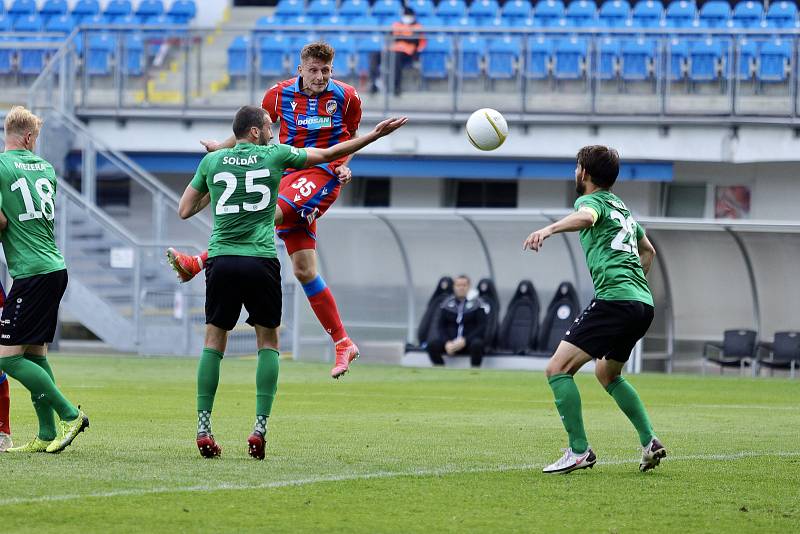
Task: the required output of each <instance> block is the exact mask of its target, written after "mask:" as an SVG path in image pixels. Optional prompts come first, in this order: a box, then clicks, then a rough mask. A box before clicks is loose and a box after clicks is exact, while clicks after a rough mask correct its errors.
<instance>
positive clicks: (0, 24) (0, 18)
mask: <svg viewBox="0 0 800 534" xmlns="http://www.w3.org/2000/svg"><path fill="white" fill-rule="evenodd" d="M10 31H11V18H10V17H9V16H8V15H0V32H10Z"/></svg>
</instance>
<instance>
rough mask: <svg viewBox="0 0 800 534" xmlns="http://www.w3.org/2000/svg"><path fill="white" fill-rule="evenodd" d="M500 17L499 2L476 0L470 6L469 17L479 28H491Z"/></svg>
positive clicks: (494, 0)
mask: <svg viewBox="0 0 800 534" xmlns="http://www.w3.org/2000/svg"><path fill="white" fill-rule="evenodd" d="M499 15H500V7H499V6H498V5H497V0H474V1H473V2H472V5H470V6H469V17H470V18H471V19H472V20H473V21H474V22H475V24H476V25H477V26H491V25H493V23H494V21H495V19H497V18H498V17H499ZM504 25H505V24H504Z"/></svg>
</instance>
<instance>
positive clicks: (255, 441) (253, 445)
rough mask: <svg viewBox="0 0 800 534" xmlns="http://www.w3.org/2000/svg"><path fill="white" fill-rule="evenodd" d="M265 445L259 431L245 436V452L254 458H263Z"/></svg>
mask: <svg viewBox="0 0 800 534" xmlns="http://www.w3.org/2000/svg"><path fill="white" fill-rule="evenodd" d="M266 446H267V440H266V439H264V435H263V434H262V433H261V432H253V433H252V434H250V437H249V438H247V454H249V455H250V456H252V457H253V458H255V459H256V460H263V459H264V456H265V453H264V449H265V448H266Z"/></svg>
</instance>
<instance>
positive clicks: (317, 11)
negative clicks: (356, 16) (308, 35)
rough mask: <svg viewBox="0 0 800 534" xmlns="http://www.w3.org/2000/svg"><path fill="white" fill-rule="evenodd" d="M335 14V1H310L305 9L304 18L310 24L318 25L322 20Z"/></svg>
mask: <svg viewBox="0 0 800 534" xmlns="http://www.w3.org/2000/svg"><path fill="white" fill-rule="evenodd" d="M335 14H336V0H311V3H310V4H308V9H306V17H308V18H309V20H311V22H312V24H319V23H320V21H321V20H322V19H327V18H330V17H332V16H333V15H335Z"/></svg>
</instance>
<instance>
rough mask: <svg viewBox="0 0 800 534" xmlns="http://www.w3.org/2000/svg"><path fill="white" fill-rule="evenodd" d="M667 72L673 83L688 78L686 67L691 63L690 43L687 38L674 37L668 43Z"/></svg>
mask: <svg viewBox="0 0 800 534" xmlns="http://www.w3.org/2000/svg"><path fill="white" fill-rule="evenodd" d="M667 61H668V62H669V64H668V65H667V71H668V72H669V77H670V79H671V80H673V81H681V80H683V79H684V78H685V77H686V65H687V63H688V61H689V42H688V41H687V40H686V39H685V38H681V37H673V38H671V39H670V40H669V41H668V42H667Z"/></svg>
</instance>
